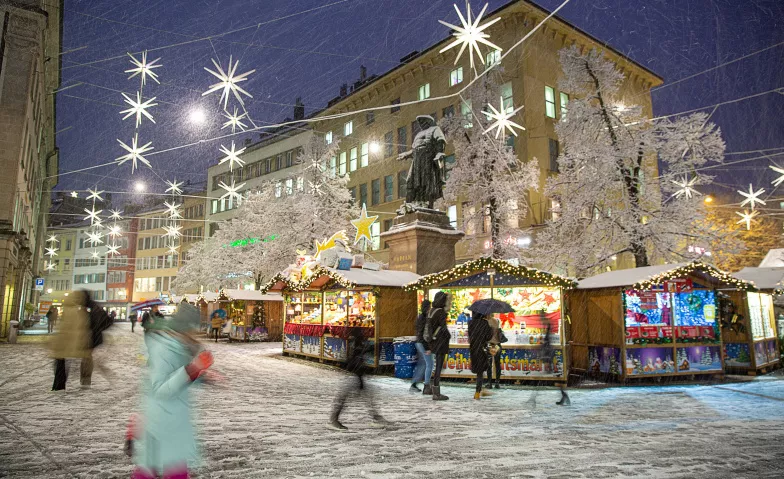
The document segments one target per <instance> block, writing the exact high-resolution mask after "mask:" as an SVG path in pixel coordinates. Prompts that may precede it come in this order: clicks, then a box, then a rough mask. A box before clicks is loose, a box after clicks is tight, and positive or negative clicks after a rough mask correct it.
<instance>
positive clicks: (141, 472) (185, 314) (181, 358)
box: [131, 304, 213, 479]
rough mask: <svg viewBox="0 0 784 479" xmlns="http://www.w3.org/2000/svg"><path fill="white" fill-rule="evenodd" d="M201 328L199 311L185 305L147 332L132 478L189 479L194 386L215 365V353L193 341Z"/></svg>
mask: <svg viewBox="0 0 784 479" xmlns="http://www.w3.org/2000/svg"><path fill="white" fill-rule="evenodd" d="M198 326H199V312H198V310H196V308H194V307H193V306H191V305H189V304H181V305H180V306H179V308H178V310H177V313H175V315H174V316H173V317H170V318H165V317H164V318H160V319H157V320H155V322H154V323H151V324H150V325H149V328H148V329H147V334H146V335H145V343H146V344H147V351H148V355H149V360H148V362H147V365H148V371H147V377H146V379H145V387H144V397H143V403H142V415H141V418H140V421H139V422H141V425H140V426H138V425H137V427H136V429H140V430H139V431H134V434H133V436H134V437H133V447H132V448H131V449H132V453H133V462H134V464H135V465H136V468H135V469H134V471H133V473H132V474H131V478H132V479H155V478H157V477H164V478H170V479H175V478H177V479H187V478H188V477H190V476H189V472H188V471H189V468H190V467H192V466H193V464H194V463H195V462H196V461H197V460H198V450H197V446H196V438H195V434H194V428H193V422H192V420H191V386H193V385H194V384H195V383H194V382H195V381H196V379H198V378H199V377H200V376H202V375H204V374H205V373H206V372H207V370H208V369H209V368H210V366H212V363H213V357H212V354H211V353H210V352H209V351H204V350H202V349H201V346H200V344H199V342H198V341H196V340H195V339H193V338H192V337H191V336H190V333H191V332H192V331H193V330H195V329H197V328H198Z"/></svg>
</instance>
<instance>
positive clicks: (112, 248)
mask: <svg viewBox="0 0 784 479" xmlns="http://www.w3.org/2000/svg"><path fill="white" fill-rule="evenodd" d="M106 248H107V250H106V254H107V255H111V256H114V255H116V254H120V252H119V251H117V250H118V249H120V245H118V244H115V243H112V244H109V245H106Z"/></svg>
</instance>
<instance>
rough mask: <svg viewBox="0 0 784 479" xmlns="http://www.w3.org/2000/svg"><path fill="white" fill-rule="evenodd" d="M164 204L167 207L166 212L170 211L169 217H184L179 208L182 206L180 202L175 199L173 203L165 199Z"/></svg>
mask: <svg viewBox="0 0 784 479" xmlns="http://www.w3.org/2000/svg"><path fill="white" fill-rule="evenodd" d="M163 205H164V206H165V207H166V212H167V213H169V218H182V215H181V214H180V211H179V210H178V209H177V208H179V207H180V205H179V204H177V203H175V202H173V201H172V202H171V203H169V202H168V201H164V202H163Z"/></svg>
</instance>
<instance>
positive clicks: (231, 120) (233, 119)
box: [221, 106, 248, 133]
mask: <svg viewBox="0 0 784 479" xmlns="http://www.w3.org/2000/svg"><path fill="white" fill-rule="evenodd" d="M223 116H225V117H226V118H228V121H227V122H226V123H224V124H223V126H221V130H222V129H224V128H227V127H229V126H230V127H231V132H232V133H234V132H235V131H237V128H239V129H240V130H241V131H245V129H246V128H247V127H248V125H246V124H245V123H243V122H242V119H243V118H245V117H246V116H248V114H247V113H243V114H242V115H238V114H237V107H236V106H235V107H234V114H231V113H229V112H228V111H227V112H226V113H224V114H223Z"/></svg>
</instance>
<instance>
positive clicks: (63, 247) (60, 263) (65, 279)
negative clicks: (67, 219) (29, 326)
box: [39, 226, 79, 312]
mask: <svg viewBox="0 0 784 479" xmlns="http://www.w3.org/2000/svg"><path fill="white" fill-rule="evenodd" d="M78 233H79V230H78V229H77V228H69V227H67V226H64V227H62V228H50V229H49V230H48V231H47V236H54V237H55V238H57V241H55V242H54V243H51V242H48V243H47V247H54V248H56V249H57V251H56V254H57V255H56V256H53V257H51V259H50V258H49V257H48V256H47V257H46V259H45V262H46V263H47V265H48V264H51V267H47V268H45V272H44V291H43V293H42V294H41V296H40V299H39V302H40V304H39V312H41V311H43V310H48V309H49V306H54V307H56V308H58V309H61V308H62V306H63V301H64V300H65V298H66V297H67V296H66V295H67V294H69V292H70V291H71V290H72V287H73V268H74V253H75V252H76V246H77V244H78V243H77V239H76V238H77V236H78Z"/></svg>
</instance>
